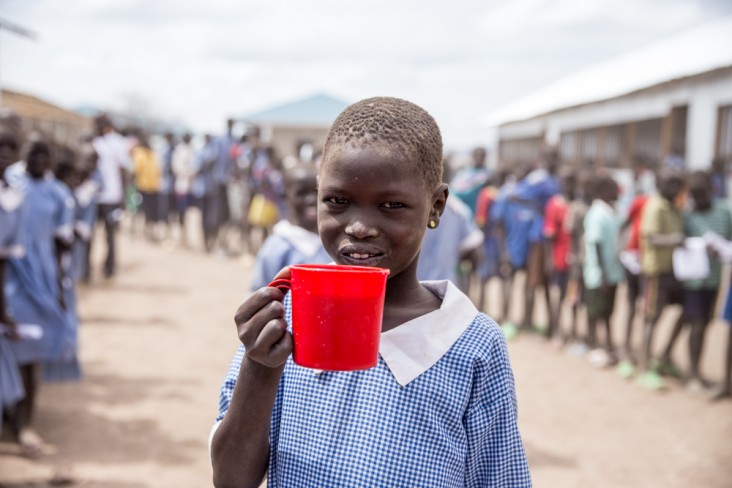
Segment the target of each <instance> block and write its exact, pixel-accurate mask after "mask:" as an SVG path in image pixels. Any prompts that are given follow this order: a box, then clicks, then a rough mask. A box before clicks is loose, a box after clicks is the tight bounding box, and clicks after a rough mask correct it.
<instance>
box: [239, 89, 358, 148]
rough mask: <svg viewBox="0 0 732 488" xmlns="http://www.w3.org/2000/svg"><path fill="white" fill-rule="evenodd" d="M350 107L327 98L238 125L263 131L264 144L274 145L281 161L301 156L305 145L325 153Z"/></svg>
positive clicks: (246, 119) (257, 115)
mask: <svg viewBox="0 0 732 488" xmlns="http://www.w3.org/2000/svg"><path fill="white" fill-rule="evenodd" d="M347 106H348V103H346V102H344V101H342V100H339V99H337V98H334V97H332V96H330V95H326V94H316V95H313V96H310V97H306V98H302V99H299V100H294V101H291V102H288V103H284V104H282V105H277V106H274V107H271V108H268V109H265V110H262V111H260V112H256V113H253V114H250V115H246V116H243V117H238V118H235V120H236V121H237V122H241V123H244V124H246V125H253V126H257V127H259V128H260V131H261V137H262V140H263V141H264V142H265V143H269V144H271V145H272V146H273V147H274V149H275V153H276V155H277V157H280V158H283V157H287V156H293V155H297V153H298V148H299V147H300V146H301V145H302V144H305V143H307V144H310V145H311V146H312V147H313V149H314V150H315V151H317V150H320V149H322V147H323V144H324V143H325V137H326V135H327V133H328V129H329V128H330V126H331V124H332V123H333V121H334V120H335V119H336V117H337V116H338V114H340V113H341V112H342V111H343V109H345V108H346V107H347Z"/></svg>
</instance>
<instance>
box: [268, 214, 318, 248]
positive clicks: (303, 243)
mask: <svg viewBox="0 0 732 488" xmlns="http://www.w3.org/2000/svg"><path fill="white" fill-rule="evenodd" d="M272 233H273V234H275V235H278V236H280V237H282V238H283V239H285V240H286V241H287V242H289V243H290V244H292V246H293V247H294V248H295V249H297V250H298V251H299V252H301V253H303V254H304V255H305V256H307V257H313V256H315V255H316V254H317V253H318V251H319V250H320V249H321V247H322V246H323V244H322V242H321V241H320V236H319V235H318V234H316V233H314V232H310V231H309V230H307V229H305V228H303V227H300V226H299V225H294V224H292V223H291V222H290V221H289V220H285V219H283V220H280V221H279V222H277V223H276V224H275V225H274V227H273V228H272Z"/></svg>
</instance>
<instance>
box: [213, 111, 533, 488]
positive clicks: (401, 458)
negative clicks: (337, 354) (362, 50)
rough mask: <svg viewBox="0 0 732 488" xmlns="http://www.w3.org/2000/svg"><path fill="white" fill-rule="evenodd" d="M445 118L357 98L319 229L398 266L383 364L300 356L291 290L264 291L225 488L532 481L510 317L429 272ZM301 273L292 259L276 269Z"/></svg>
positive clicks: (229, 414) (353, 258)
mask: <svg viewBox="0 0 732 488" xmlns="http://www.w3.org/2000/svg"><path fill="white" fill-rule="evenodd" d="M441 161H442V139H441V135H440V131H439V129H438V127H437V125H436V123H435V121H434V120H433V119H432V117H431V116H430V115H429V114H428V113H427V112H425V111H424V110H423V109H421V108H420V107H417V106H416V105H414V104H412V103H409V102H406V101H404V100H399V99H395V98H372V99H367V100H363V101H361V102H358V103H356V104H354V105H351V106H350V107H348V108H347V109H346V110H345V111H344V112H343V113H341V115H339V116H338V118H337V119H336V121H335V122H334V124H333V126H332V127H331V129H330V132H329V134H328V137H327V139H326V143H325V147H324V150H323V160H322V165H321V168H320V177H319V189H318V231H319V233H320V236H321V239H322V242H323V245H324V247H325V249H326V250H327V251H328V254H329V255H330V256H331V258H332V259H333V260H335V261H336V262H337V263H339V264H346V265H362V266H379V267H383V268H387V269H389V270H390V274H389V279H388V281H387V285H386V299H385V303H384V314H383V321H382V335H381V345H380V349H379V352H380V355H379V361H378V364H377V365H376V366H375V367H373V368H371V369H368V370H362V371H350V372H332V371H326V372H318V371H315V370H312V369H308V368H303V367H300V366H297V365H296V364H294V363H293V362H292V358H291V356H290V355H291V352H292V347H293V346H292V344H293V343H292V336H291V334H290V332H289V331H288V322H289V320H290V317H291V309H290V300H289V298H287V299H286V298H285V297H284V296H283V294H282V292H281V291H280V290H278V289H276V288H271V287H265V288H261V289H259V290H258V291H256V292H255V293H253V294H252V295H251V296H250V297H249V298H248V299H247V300H246V301H245V302H244V303H243V304H242V305H241V306H240V307H239V310H238V311H237V313H236V317H235V320H236V323H237V328H238V336H239V338H240V340H241V342H242V343H243V347H240V349H239V351H238V353H237V354H236V356H235V357H234V360H233V362H232V363H231V367H230V370H229V373H228V375H227V378H226V381H225V382H224V385H223V386H222V390H221V400H220V412H219V416H218V418H217V422H216V424H215V426H214V429H213V430H212V435H211V456H212V462H213V468H214V484H215V485H216V486H258V485H259V483H260V482H261V481H262V479H263V477H264V476H265V474H266V475H267V485H268V486H269V487H272V488H274V487H279V486H287V487H297V486H305V487H312V486H391V487H395V486H409V487H413V486H440V487H450V486H461V487H463V486H476V487H478V486H480V487H484V486H493V487H498V486H530V485H531V479H530V475H529V470H528V465H527V462H526V456H525V453H524V449H523V445H522V442H521V438H520V435H519V431H518V425H517V418H516V415H517V410H516V396H515V389H514V380H513V374H512V371H511V367H510V364H509V360H508V353H507V348H506V343H505V339H504V337H503V334H502V332H501V329H500V328H499V327H498V325H497V324H496V323H495V322H494V321H493V320H491V319H490V318H489V317H488V316H486V315H484V314H482V313H480V312H479V311H478V310H477V309H476V308H475V306H474V305H473V304H472V302H471V301H470V299H469V298H468V297H467V296H465V295H464V294H463V293H462V292H460V291H459V290H458V288H457V287H456V286H455V285H454V284H452V283H451V282H449V281H440V282H423V283H420V282H419V281H418V280H417V275H416V270H417V260H418V257H419V251H420V246H421V243H422V238H423V236H424V232H425V230H426V229H427V228H428V227H429V228H433V227H436V226H438V225H439V224H440V216H441V214H442V212H443V210H444V208H445V203H446V200H447V196H448V191H447V185H445V184H443V183H442V162H441ZM287 276H289V270H288V269H283V270H282V271H281V272H280V273H279V274H278V277H287Z"/></svg>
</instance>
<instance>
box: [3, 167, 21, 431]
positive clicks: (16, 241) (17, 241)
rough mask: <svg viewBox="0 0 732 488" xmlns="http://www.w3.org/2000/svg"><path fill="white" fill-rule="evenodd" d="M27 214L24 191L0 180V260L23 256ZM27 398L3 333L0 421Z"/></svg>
mask: <svg viewBox="0 0 732 488" xmlns="http://www.w3.org/2000/svg"><path fill="white" fill-rule="evenodd" d="M25 212H26V205H25V203H24V194H23V192H22V191H21V190H20V189H18V188H12V187H8V186H7V185H6V184H5V182H3V181H2V180H0V259H9V258H11V257H20V256H22V255H23V253H24V250H23V245H22V242H23V237H22V233H23V227H22V225H21V223H22V222H23V220H24V219H25V216H24V213H25ZM6 274H7V265H6ZM0 285H2V283H0ZM0 291H2V290H0ZM24 396H25V391H24V390H23V381H22V379H21V378H20V372H19V371H18V364H17V362H16V360H15V353H14V352H13V349H12V347H11V341H10V339H8V338H7V337H6V336H5V335H3V334H2V333H0V419H2V413H3V409H4V408H8V407H11V406H13V405H15V404H16V403H17V402H19V401H20V400H22V399H23V397H24ZM1 431H2V420H0V432H1Z"/></svg>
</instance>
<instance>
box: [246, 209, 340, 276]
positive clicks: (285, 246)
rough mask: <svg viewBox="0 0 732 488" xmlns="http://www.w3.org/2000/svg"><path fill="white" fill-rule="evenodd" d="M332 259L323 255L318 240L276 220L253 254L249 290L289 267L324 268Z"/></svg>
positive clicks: (312, 234) (294, 226)
mask: <svg viewBox="0 0 732 488" xmlns="http://www.w3.org/2000/svg"><path fill="white" fill-rule="evenodd" d="M332 261H333V259H332V258H331V257H330V256H329V255H328V253H327V252H325V249H324V248H323V244H322V242H321V241H320V236H319V235H318V234H316V233H314V232H310V231H309V230H307V229H304V228H302V227H300V226H297V225H294V224H292V223H290V221H288V220H280V221H279V222H277V224H275V226H274V227H273V228H272V235H270V236H269V237H268V238H267V239H266V240H265V241H264V243H263V244H262V247H261V248H260V249H259V251H258V252H257V257H256V258H255V261H254V266H253V268H252V281H251V284H250V289H251V290H252V291H254V290H258V289H260V288H262V287H263V286H267V284H268V283H269V282H270V281H272V279H273V278H274V277H275V275H276V274H277V273H278V272H279V271H280V270H281V269H282V268H284V267H285V266H290V265H291V264H306V263H307V264H327V263H330V262H332Z"/></svg>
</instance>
